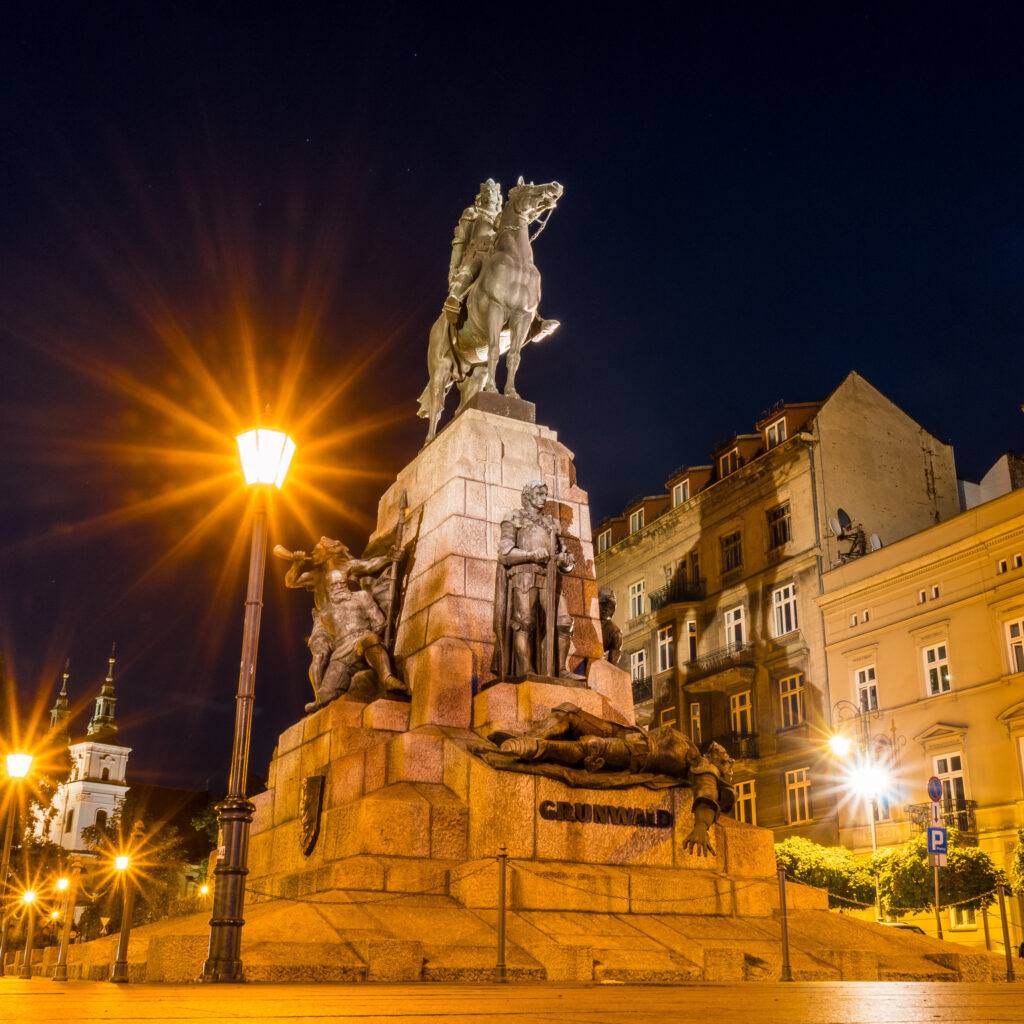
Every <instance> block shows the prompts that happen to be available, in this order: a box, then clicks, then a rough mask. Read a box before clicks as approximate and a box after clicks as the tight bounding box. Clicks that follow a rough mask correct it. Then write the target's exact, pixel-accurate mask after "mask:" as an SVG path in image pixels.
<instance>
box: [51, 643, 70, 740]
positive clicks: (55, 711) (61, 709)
mask: <svg viewBox="0 0 1024 1024" xmlns="http://www.w3.org/2000/svg"><path fill="white" fill-rule="evenodd" d="M70 674H71V659H70V658H68V660H67V661H65V662H64V675H63V676H62V677H61V684H60V693H58V694H57V699H56V700H55V701H54V703H53V707H52V708H50V731H51V732H53V733H63V734H64V736H65V738H66V737H67V735H68V718H69V717H70V715H71V707H70V705H69V704H68V677H69V676H70Z"/></svg>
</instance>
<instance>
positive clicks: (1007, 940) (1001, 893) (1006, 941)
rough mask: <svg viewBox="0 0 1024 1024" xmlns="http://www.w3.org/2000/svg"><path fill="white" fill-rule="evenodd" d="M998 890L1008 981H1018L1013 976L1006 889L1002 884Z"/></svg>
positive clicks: (997, 887) (998, 886)
mask: <svg viewBox="0 0 1024 1024" xmlns="http://www.w3.org/2000/svg"><path fill="white" fill-rule="evenodd" d="M996 889H998V890H999V916H1000V918H1001V919H1002V922H1003V950H1004V951H1005V953H1006V980H1007V981H1014V980H1016V979H1015V978H1014V975H1013V950H1012V949H1011V948H1010V926H1009V925H1008V924H1007V922H1006V889H1005V886H1004V885H1003V883H1002V882H1000V883H999V884H998V885H997V886H996Z"/></svg>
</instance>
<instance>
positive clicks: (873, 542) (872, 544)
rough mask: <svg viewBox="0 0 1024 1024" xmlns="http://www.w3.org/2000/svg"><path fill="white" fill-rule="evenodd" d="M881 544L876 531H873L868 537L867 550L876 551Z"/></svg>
mask: <svg viewBox="0 0 1024 1024" xmlns="http://www.w3.org/2000/svg"><path fill="white" fill-rule="evenodd" d="M881 546H882V541H881V540H880V538H879V536H878V534H877V533H873V534H871V536H870V537H868V550H869V551H878V549H879V548H881Z"/></svg>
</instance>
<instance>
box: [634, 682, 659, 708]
mask: <svg viewBox="0 0 1024 1024" xmlns="http://www.w3.org/2000/svg"><path fill="white" fill-rule="evenodd" d="M653 697H654V680H653V679H652V678H651V677H650V676H643V677H641V678H640V679H634V680H633V703H634V704H642V703H643V702H644V701H645V700H651V699H652V698H653Z"/></svg>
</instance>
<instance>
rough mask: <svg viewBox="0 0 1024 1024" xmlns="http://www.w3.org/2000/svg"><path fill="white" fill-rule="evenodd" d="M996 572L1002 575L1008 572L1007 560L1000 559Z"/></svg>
mask: <svg viewBox="0 0 1024 1024" xmlns="http://www.w3.org/2000/svg"><path fill="white" fill-rule="evenodd" d="M996 572H997V573H999V574H1000V575H1002V574H1003V573H1004V572H1006V559H1005V558H1000V559H999V561H998V562H996Z"/></svg>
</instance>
